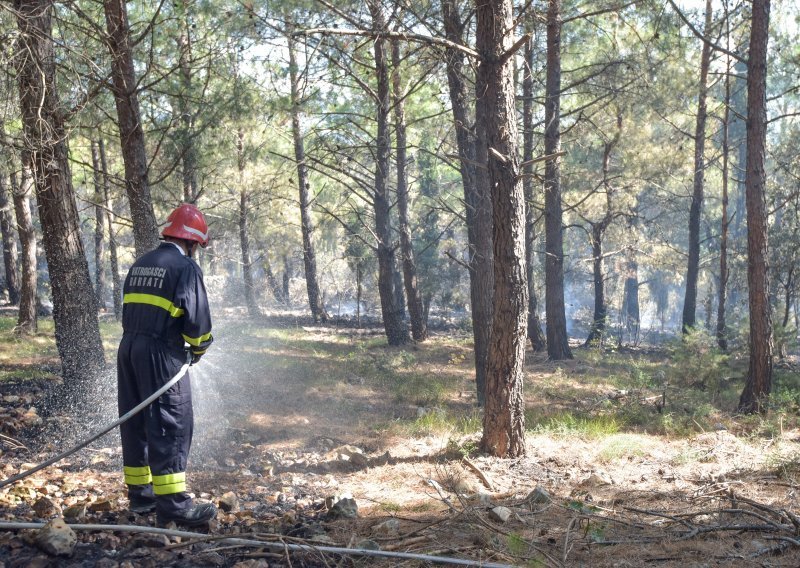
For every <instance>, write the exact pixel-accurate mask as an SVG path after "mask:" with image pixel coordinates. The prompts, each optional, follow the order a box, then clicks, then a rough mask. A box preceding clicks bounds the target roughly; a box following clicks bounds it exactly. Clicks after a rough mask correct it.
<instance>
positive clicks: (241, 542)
mask: <svg viewBox="0 0 800 568" xmlns="http://www.w3.org/2000/svg"><path fill="white" fill-rule="evenodd" d="M43 527H44V523H4V522H0V530H25V529H41V528H43ZM69 527H70V528H71V529H73V530H79V531H80V530H84V531H113V532H132V533H137V532H138V533H150V534H163V535H166V536H177V537H181V538H200V539H202V538H207V537H208V535H205V534H202V533H194V532H188V531H179V530H172V529H160V528H153V527H140V526H137V525H80V524H76V525H73V524H70V525H69ZM218 542H222V543H225V544H232V545H236V546H254V547H258V548H269V549H271V550H274V551H276V552H283V551H287V550H291V551H294V552H308V553H315V552H317V553H319V552H327V553H329V554H343V555H351V556H372V557H377V558H400V559H405V560H423V561H427V562H432V563H436V564H455V565H459V566H481V567H483V568H511V565H510V564H498V563H495V562H485V561H482V560H470V559H461V558H448V557H446V556H432V555H430V554H416V553H412V552H392V551H389V550H370V549H366V548H343V547H338V546H313V545H310V544H289V543H284V542H266V541H263V540H255V539H249V538H225V539H220V540H219V541H218Z"/></svg>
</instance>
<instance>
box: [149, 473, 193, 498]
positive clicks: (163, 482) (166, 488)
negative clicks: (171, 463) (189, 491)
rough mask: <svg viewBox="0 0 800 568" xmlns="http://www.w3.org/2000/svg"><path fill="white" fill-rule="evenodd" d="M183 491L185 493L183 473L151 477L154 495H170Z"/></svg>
mask: <svg viewBox="0 0 800 568" xmlns="http://www.w3.org/2000/svg"><path fill="white" fill-rule="evenodd" d="M184 491H186V472H185V471H182V472H180V473H168V474H166V475H154V476H153V493H155V494H156V495H171V494H173V493H182V492H184Z"/></svg>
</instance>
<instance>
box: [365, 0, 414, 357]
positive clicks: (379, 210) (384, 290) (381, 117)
mask: <svg viewBox="0 0 800 568" xmlns="http://www.w3.org/2000/svg"><path fill="white" fill-rule="evenodd" d="M367 4H368V6H369V11H370V14H371V15H372V25H373V29H374V30H375V31H384V30H385V29H386V21H385V19H384V15H383V11H382V8H381V5H380V3H379V2H377V1H376V0H369V1H368V2H367ZM373 52H374V56H375V72H376V77H377V84H378V89H377V96H378V105H377V109H376V119H377V123H378V131H377V136H376V148H375V189H374V193H373V208H374V210H375V234H376V235H377V238H378V293H379V296H380V300H381V315H382V316H383V326H384V329H385V331H386V338H387V340H388V343H389V345H403V344H404V343H407V342H408V331H407V330H406V326H405V324H404V322H403V319H402V318H401V317H400V314H399V313H398V309H397V306H395V298H394V284H393V272H394V247H393V245H392V233H391V225H390V222H389V213H390V206H391V204H390V199H389V188H388V185H387V181H388V179H387V178H388V175H389V149H390V139H389V110H390V102H389V69H388V61H387V59H386V41H385V40H383V39H381V38H376V39H375V41H374V42H373Z"/></svg>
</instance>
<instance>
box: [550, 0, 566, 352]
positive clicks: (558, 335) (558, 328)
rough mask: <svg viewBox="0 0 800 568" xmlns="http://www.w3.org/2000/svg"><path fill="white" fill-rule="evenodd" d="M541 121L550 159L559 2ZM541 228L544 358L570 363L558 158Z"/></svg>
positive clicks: (557, 103) (553, 10)
mask: <svg viewBox="0 0 800 568" xmlns="http://www.w3.org/2000/svg"><path fill="white" fill-rule="evenodd" d="M544 121H545V131H544V153H545V155H547V156H550V155H553V154H557V153H558V152H559V151H560V150H561V0H549V1H548V6H547V77H546V82H545V103H544ZM544 224H545V251H546V256H545V310H546V313H547V355H548V356H549V357H550V359H551V360H553V361H561V360H564V359H572V351H571V350H570V348H569V337H568V336H567V316H566V312H565V307H564V227H563V221H562V209H561V172H560V160H559V158H558V157H554V158H551V159H549V160H547V161H546V162H545V172H544Z"/></svg>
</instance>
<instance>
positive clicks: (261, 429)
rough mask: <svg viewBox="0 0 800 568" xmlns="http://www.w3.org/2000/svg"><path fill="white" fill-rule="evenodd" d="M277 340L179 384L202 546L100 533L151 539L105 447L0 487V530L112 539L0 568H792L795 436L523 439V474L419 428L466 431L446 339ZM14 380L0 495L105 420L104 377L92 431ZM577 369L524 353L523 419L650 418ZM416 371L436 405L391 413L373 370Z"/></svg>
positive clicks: (42, 382)
mask: <svg viewBox="0 0 800 568" xmlns="http://www.w3.org/2000/svg"><path fill="white" fill-rule="evenodd" d="M277 323H278V324H279V325H278V327H279V328H282V329H284V330H286V331H285V332H280V333H274V332H272V331H270V328H275V326H276V321H275V320H271V321H269V322H257V323H252V322H250V323H246V322H244V321H242V320H237V319H234V318H231V319H229V320H228V323H226V324H224V325H221V326H220V329H219V331H218V333H217V336H218V342H217V344H216V345H215V346H214V347H213V349H212V351H211V352H210V353H209V355H208V356H207V358H206V359H204V360H203V361H202V362H201V364H200V365H199V366H198V367H197V368H196V369H195V368H193V370H192V374H193V378H192V381H193V385H194V389H195V397H196V401H195V414H196V420H197V427H196V432H195V442H194V447H193V450H192V455H191V458H190V467H189V471H188V476H189V485H190V489H191V491H192V492H193V493H194V494H195V495H196V498H197V499H199V500H208V501H212V502H215V503H217V504H220V505H224V506H225V508H228V509H230V510H229V511H224V510H221V511H220V515H219V518H218V519H217V521H215V522H214V523H212V525H211V526H210V527H209V528H208V529H206V530H205V531H203V532H205V533H207V537H206V538H205V539H203V538H199V537H198V538H195V539H187V538H175V537H171V538H170V537H164V536H152V535H144V534H133V533H124V532H119V531H116V530H114V528H113V527H111V526H110V525H131V524H133V525H141V526H152V525H153V523H154V519H153V518H152V517H147V516H137V515H133V514H131V513H129V512H127V510H126V504H127V501H126V499H125V496H124V492H123V490H122V485H121V474H120V473H119V471H118V470H119V469H120V465H121V464H120V458H119V447H118V443H119V442H118V439H115V437H114V436H109V437H107V438H104V439H102V440H100V441H98V442H97V443H95V444H93V445H92V447H90V448H88V449H86V450H83V451H81V452H80V453H78V454H76V455H75V456H73V457H71V458H69V459H67V460H65V461H64V462H62V463H60V464H58V465H57V466H53V467H51V468H48V469H46V470H44V471H42V472H39V473H36V474H34V475H33V476H31V477H29V478H27V479H26V480H24V481H22V482H19V483H17V484H15V485H13V486H10V487H4V488H0V522H15V523H20V522H44V521H47V520H49V519H51V518H54V517H58V516H64V517H68V520H69V521H70V522H80V523H86V524H104V525H109V527H108V528H107V529H106V530H95V531H82V530H79V531H76V532H77V537H78V545H77V547H76V548H75V550H74V552H73V553H72V555H71V556H69V557H57V556H53V555H48V554H47V553H46V552H44V551H43V550H42V549H41V547H40V546H37V545H36V542H35V539H36V531H33V530H30V531H5V532H4V531H0V566H2V565H5V566H7V567H17V566H107V567H113V566H119V567H128V566H201V565H207V566H265V565H269V566H353V565H359V566H376V565H383V566H400V565H402V566H424V565H429V564H428V563H427V562H425V561H420V560H415V559H384V560H381V559H378V558H373V557H366V558H364V557H360V556H358V555H341V554H333V553H330V552H325V551H323V550H316V551H311V552H296V551H293V550H281V549H280V548H277V549H276V548H275V547H274V546H271V547H258V546H255V545H248V546H243V545H241V543H239V544H236V543H233V544H232V543H230V542H225V541H219V537H220V536H235V537H238V538H247V539H250V540H265V541H269V542H271V543H273V544H274V543H287V544H293V545H297V544H304V545H308V546H311V547H351V548H374V547H379V548H380V549H381V550H384V551H396V552H404V553H418V554H429V555H437V556H443V557H448V558H460V559H471V560H474V561H476V565H477V563H479V562H481V561H488V562H494V563H499V564H507V565H513V566H517V565H519V566H523V565H524V566H621V567H622V566H666V567H677V566H682V567H683V566H800V519H798V517H797V516H795V512H796V511H797V509H798V503H797V499H798V496H797V491H796V488H797V483H796V478H795V475H796V463H797V459H796V458H797V455H798V449H799V448H800V431H798V430H797V429H796V428H795V427H794V423H793V422H792V423H791V424H789V423H787V424H786V427H785V428H784V425H783V423H781V424H780V428H779V429H778V430H776V431H774V432H771V433H769V434H768V435H765V434H764V432H763V430H762V431H759V432H758V433H757V434H754V433H753V432H754V430H753V428H752V422H744V421H742V420H740V419H739V418H737V417H734V416H728V415H722V416H716V417H715V418H714V419H715V420H720V422H719V423H715V424H714V425H713V426H711V427H709V426H708V424H707V423H706V426H705V427H704V426H703V424H704V423H705V422H702V421H701V420H700V419H698V421H697V424H698V428H697V430H696V431H694V432H686V433H683V434H681V435H676V434H674V433H673V434H665V433H648V432H647V429H646V428H643V427H630V426H626V427H622V428H616V429H612V430H609V431H608V432H605V433H604V432H593V431H591V430H587V429H584V430H581V429H579V428H576V429H569V428H562V429H561V430H559V429H553V428H550V429H548V428H537V429H535V430H532V431H529V433H528V435H527V437H526V443H527V449H528V452H527V456H526V457H524V458H520V459H514V460H504V459H497V458H491V457H488V456H485V455H480V454H479V453H477V452H476V451H475V448H476V447H477V443H478V441H479V436H480V433H479V431H477V430H475V429H474V428H473V431H470V428H469V425H467V426H466V427H465V426H464V424H463V423H462V424H461V425H460V426H459V425H458V424H454V425H452V426H451V427H450V428H448V427H447V424H446V422H447V420H444V419H442V420H439V422H437V420H436V419H435V417H437V416H439V417H440V418H441V417H451V418H452V417H459V416H465V417H469V416H472V417H473V418H474V417H475V416H477V411H476V410H475V408H474V396H473V394H472V389H473V385H472V382H471V380H470V375H471V374H470V367H471V361H470V359H469V346H468V343H467V342H466V341H464V340H463V338H462V339H458V340H453V339H452V338H451V337H450V335H448V336H447V337H445V336H444V335H440V336H438V337H434V339H433V340H432V341H431V342H430V344H422V345H420V346H417V347H409V348H406V349H404V350H392V349H388V348H386V347H384V346H383V345H382V342H381V340H380V335H379V334H377V335H376V334H375V333H374V330H372V331H370V330H363V329H360V328H353V327H348V326H344V325H341V326H336V325H326V326H312V325H310V324H309V322H305V321H303V320H298V319H296V318H283V319H282V320H280V321H279V322H277ZM409 353H411V355H408V354H409ZM364 361H367V362H369V364H365V363H364ZM3 364H4V365H5V364H6V363H5V362H4V363H3ZM8 364H11V363H8ZM13 364H22V365H25V366H31V365H34V366H35V365H42V369H43V370H42V373H41V376H39V377H37V378H35V379H32V380H26V381H6V382H3V383H0V385H2V388H3V391H2V395H3V397H2V400H0V433H2V437H0V449H2V452H3V453H2V455H0V477H1V478H5V477H9V476H10V475H13V474H15V473H17V472H19V471H20V470H22V469H25V468H26V467H27V466H29V465H30V464H33V463H37V462H39V461H42V460H43V459H45V458H46V457H49V456H50V455H52V454H53V453H55V452H56V451H60V450H62V449H64V448H65V447H67V446H68V445H69V444H70V443H72V442H74V441H75V440H76V439H80V438H81V437H82V436H83V435H85V434H86V433H87V432H91V431H93V430H94V429H95V427H96V425H97V424H101V423H105V422H109V421H111V420H113V419H114V416H113V398H114V396H115V390H114V387H113V381H112V379H109V381H111V382H109V384H107V385H99V388H98V389H97V390H98V393H99V394H98V393H94V395H93V396H95V397H97V398H91V399H90V402H89V403H87V406H88V407H89V409H90V410H91V411H90V412H86V409H83V412H69V411H62V412H55V411H53V412H46V411H45V410H43V409H42V407H41V401H42V400H43V397H44V396H45V395H46V394H47V392H48V391H49V390H50V389H51V385H52V382H53V381H52V360H32V361H25V362H22V363H13ZM593 364H594V363H593V362H588V363H587V362H586V361H585V360H579V361H576V362H568V363H565V364H562V365H554V364H551V363H548V362H545V361H542V360H541V359H538V358H537V357H536V356H534V355H532V354H531V356H530V357H529V361H528V363H527V364H526V367H527V373H526V375H527V376H526V396H527V398H528V407H529V408H530V409H531V412H532V413H534V414H535V413H536V412H542V413H544V412H552V411H553V409H554V408H558V409H559V412H560V411H562V410H571V411H575V412H578V411H580V412H584V413H587V412H588V413H591V412H594V411H595V410H596V411H597V412H601V411H602V409H604V408H607V407H608V406H609V405H611V404H613V405H619V404H630V405H634V404H637V405H639V406H637V408H639V410H642V409H644V411H646V412H653V413H655V412H665V409H662V408H655V407H654V406H653V404H652V399H654V398H657V397H653V396H647V395H648V394H650V393H644V392H641V393H631V392H626V391H618V390H613V389H611V387H609V386H608V385H607V384H605V383H603V382H602V380H597V379H596V378H594V379H592V380H589V376H592V377H595V375H602V374H603V372H604V371H603V370H602V369H599V368H594V367H593V366H592V365H593ZM411 368H413V370H414V375H413V377H414V378H415V380H420V381H425V380H426V377H427V378H430V380H431V381H432V377H439V376H445V375H446V376H448V377H449V379H448V381H449V382H448V383H447V384H448V385H449V388H448V390H447V392H446V393H444V394H440V395H439V397H438V399H437V400H436V401H435V404H434V401H433V399H430V400H427V399H425V397H422V398H419V399H415V398H414V397H413V396H412V397H409V396H398V395H397V390H396V388H395V390H394V391H392V390H391V389H392V388H393V383H390V382H388V379H385V377H384V373H385V375H386V376H389V375H392V374H397V373H398V372H399V371H407V370H408V369H411ZM421 384H424V382H423V383H421ZM396 386H397V385H396V384H394V387H396ZM609 393H610V394H609ZM434 398H435V397H434ZM634 398H635V400H632V399H634ZM628 399H630V400H628ZM92 401H94V402H92ZM667 410H668V409H667ZM440 422H441V423H444V424H440ZM456 422H457V419H456ZM475 423H477V425H478V428H479V421H477V422H474V421H473V422H472V423H471V424H472V426H474V425H475ZM425 424H427V425H428V426H429V427H428V428H422V427H420V425H425ZM437 424H438V427H434V426H436V425H437ZM414 425H416V429H415V428H412V427H410V426H414ZM464 456H468V457H467V458H466V459H464ZM348 499H352V501H349V500H348ZM337 501H341V502H340V504H339V506H336V505H335V503H336V502H337ZM352 502H355V504H356V506H357V516H355V517H354V518H351V517H352V514H353V513H354V512H355V511H354V508H353V507H352ZM348 504H349V505H350V506H349V507H348V506H346V505H348ZM498 507H502V508H503V509H497V508H498ZM493 509H494V511H493ZM505 515H508V518H507V519H505V520H502V518H503V517H504V516H505Z"/></svg>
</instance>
